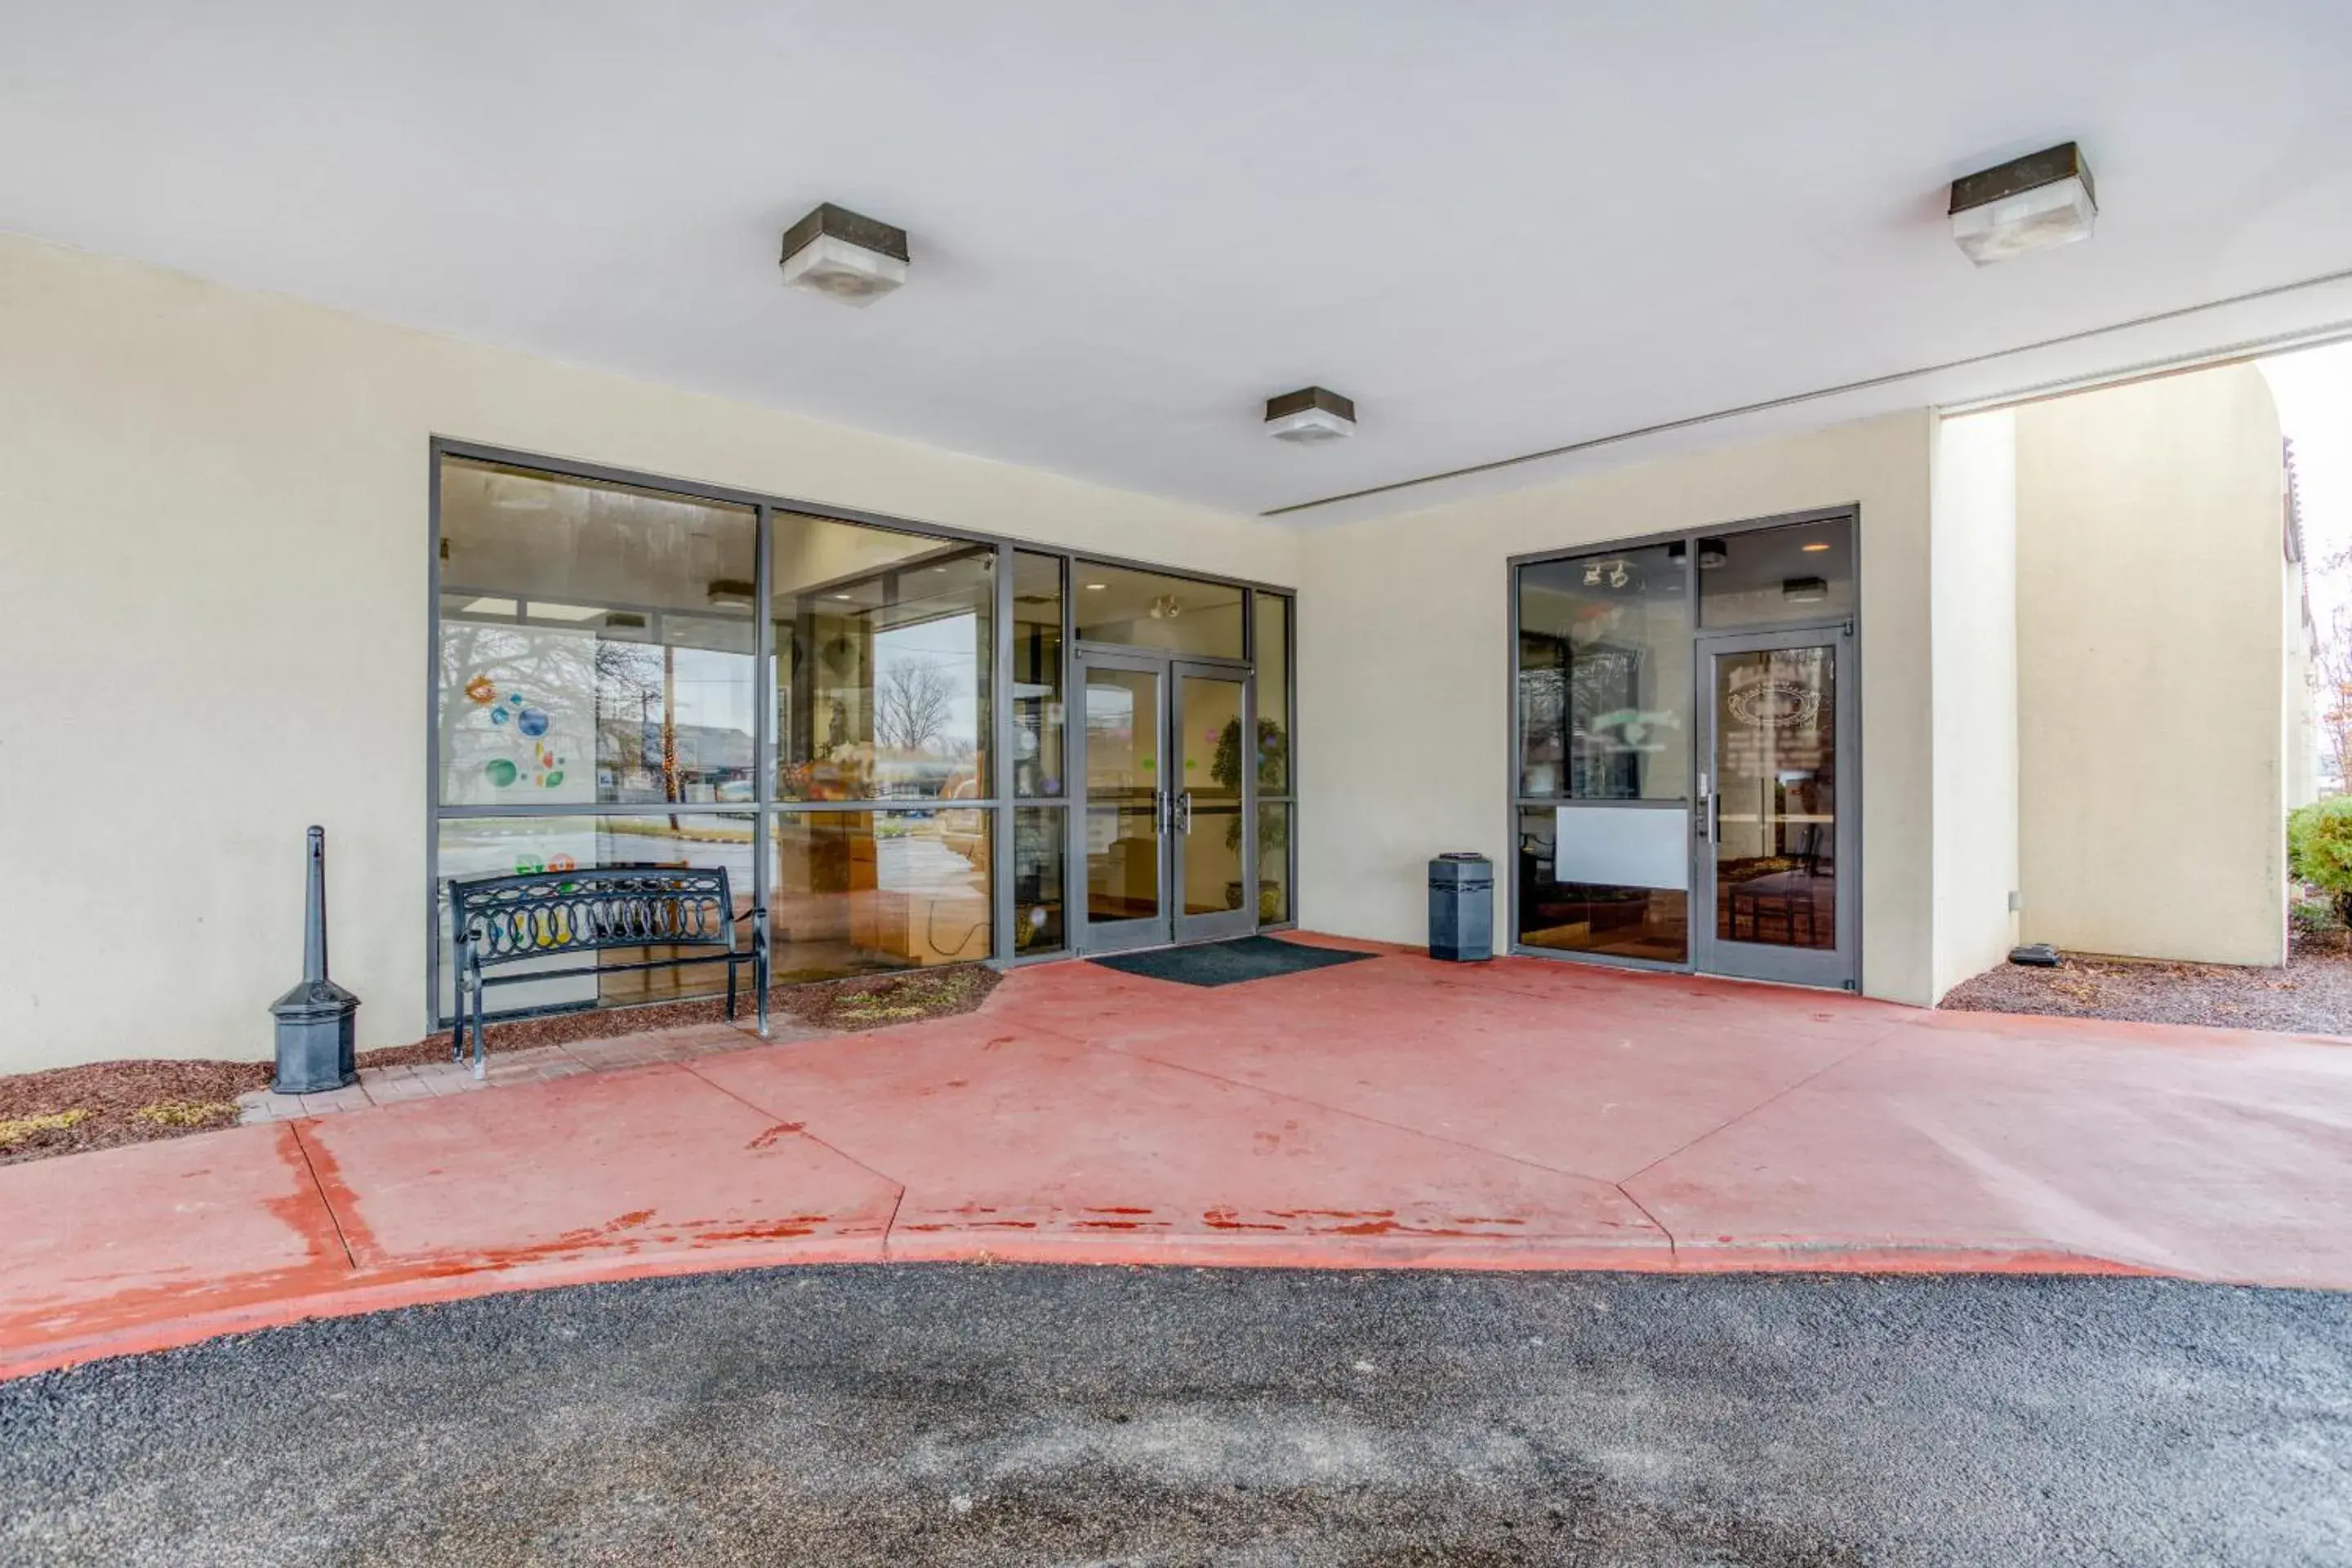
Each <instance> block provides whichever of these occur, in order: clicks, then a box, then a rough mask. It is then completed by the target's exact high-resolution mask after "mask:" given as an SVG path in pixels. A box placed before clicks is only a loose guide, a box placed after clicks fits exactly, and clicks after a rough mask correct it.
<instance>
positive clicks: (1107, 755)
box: [1077, 650, 1257, 952]
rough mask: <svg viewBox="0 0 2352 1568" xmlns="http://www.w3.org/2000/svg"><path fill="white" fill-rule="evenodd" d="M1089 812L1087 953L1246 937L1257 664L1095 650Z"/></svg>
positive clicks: (1083, 737) (1084, 762)
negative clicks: (1253, 667) (1248, 739)
mask: <svg viewBox="0 0 2352 1568" xmlns="http://www.w3.org/2000/svg"><path fill="white" fill-rule="evenodd" d="M1078 674H1079V682H1080V686H1081V689H1082V691H1083V703H1084V706H1083V708H1082V709H1081V711H1082V713H1083V714H1084V716H1085V722H1084V723H1083V725H1082V726H1081V727H1080V736H1079V742H1078V744H1079V751H1080V758H1079V769H1078V777H1079V781H1080V783H1081V785H1082V786H1083V789H1084V795H1083V797H1082V801H1081V804H1080V805H1079V809H1078V812H1077V820H1078V822H1079V823H1080V825H1081V831H1082V832H1083V833H1084V835H1085V843H1084V845H1083V846H1082V847H1081V850H1080V855H1079V859H1080V863H1081V864H1082V865H1083V866H1084V867H1085V868H1086V871H1085V874H1086V897H1085V900H1084V904H1083V910H1084V920H1083V921H1082V924H1081V927H1080V931H1079V933H1078V946H1079V950H1080V951H1081V952H1122V951H1124V950H1126V949H1129V948H1137V947H1156V946H1164V945H1166V944H1168V943H1170V942H1196V941H1202V940H1207V939H1210V938H1215V937H1226V936H1244V935H1247V934H1248V933H1249V932H1250V931H1254V930H1255V929H1256V926H1257V889H1256V888H1255V878H1254V877H1253V876H1252V875H1251V868H1252V867H1253V866H1255V859H1254V858H1253V855H1252V849H1253V846H1252V843H1251V839H1252V838H1253V837H1254V836H1255V821H1254V820H1253V818H1254V812H1253V810H1252V806H1253V805H1254V803H1255V790H1256V780H1255V763H1256V755H1255V748H1253V747H1249V746H1246V745H1245V744H1244V740H1243V738H1244V736H1245V735H1247V734H1248V733H1249V732H1250V731H1249V724H1250V721H1251V713H1250V678H1249V673H1248V671H1247V670H1246V669H1245V668H1239V667H1234V666H1226V665H1216V664H1196V663H1192V662H1191V661H1188V660H1184V659H1176V658H1166V657H1164V656H1155V655H1152V654H1149V653H1140V652H1139V653H1126V652H1119V653H1107V652H1097V651H1094V650H1084V651H1081V653H1080V654H1079V656H1078Z"/></svg>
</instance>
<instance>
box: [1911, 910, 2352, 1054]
mask: <svg viewBox="0 0 2352 1568" xmlns="http://www.w3.org/2000/svg"><path fill="white" fill-rule="evenodd" d="M1941 1005H1943V1006H1945V1007H1948V1008H1950V1009H1953V1010H1955V1011H1958V1012H1965V1013H2039V1014H2044V1015H2048V1016H2055V1017H2061V1018H2113V1019H2118V1020H2122V1021H2126V1022H2130V1023H2140V1024H2194V1025H2201V1026H2205V1027H2208V1028H2219V1029H2274V1030H2278V1031H2280V1032H2281V1033H2284V1034H2293V1035H2352V955H2347V952H2346V951H2345V945H2344V941H2343V938H2342V936H2341V934H2340V933H2339V934H2335V935H2322V936H2315V937H2314V936H2305V935H2303V934H2300V933H2298V934H2297V936H2296V937H2295V940H2294V944H2293V948H2292V951H2291V952H2289V954H2288V957H2287V961H2286V967H2284V969H2242V968H2238V967H2236V966H2234V965H2231V964H2221V963H2129V962H2125V961H2122V960H2117V959H2098V958H2082V957H2077V956H2075V955H2074V954H2071V953H2069V954H2067V955H2065V957H2064V962H2063V963H2060V965H2059V966H2058V967H2057V968H2055V969H2036V968H2032V967H2031V966H2029V965H2025V964H2018V963H2005V964H2002V965H2001V966H2000V968H1999V969H1993V970H1988V971H1986V972H1985V973H1982V974H1979V975H1978V976H1977V977H1976V978H1975V979H1973V980H1968V981H1963V982H1962V983H1961V984H1958V985H1957V986H1954V987H1953V988H1952V991H1951V993H1950V994H1948V995H1947V996H1946V997H1945V998H1944V1000H1943V1002H1942V1004H1941Z"/></svg>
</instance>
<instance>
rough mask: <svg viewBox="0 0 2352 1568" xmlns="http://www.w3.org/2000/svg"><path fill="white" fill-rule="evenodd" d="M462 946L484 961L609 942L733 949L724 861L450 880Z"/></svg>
mask: <svg viewBox="0 0 2352 1568" xmlns="http://www.w3.org/2000/svg"><path fill="white" fill-rule="evenodd" d="M449 903H450V910H451V914H452V916H453V920H454V928H455V931H456V932H457V943H458V946H459V948H460V950H461V951H463V950H465V949H467V948H468V947H470V948H471V950H472V951H473V952H475V953H476V954H478V956H479V958H480V960H481V962H482V963H500V962H503V961H505V960H508V959H516V958H547V957H551V956H553V955H555V954H558V953H565V952H594V951H596V950H597V949H599V948H607V947H648V946H661V947H723V948H725V949H727V950H728V951H729V952H733V951H734V948H735V905H734V901H733V900H732V899H731V898H730V895H729V890H728V887H727V868H725V867H723V866H717V867H710V868H702V867H679V866H606V867H604V868H601V869H599V870H594V871H532V872H528V873H525V874H523V875H520V876H513V877H477V878H472V879H467V880H465V881H457V880H452V881H451V882H450V884H449Z"/></svg>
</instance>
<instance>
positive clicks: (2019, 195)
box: [1951, 142, 2099, 267]
mask: <svg viewBox="0 0 2352 1568" xmlns="http://www.w3.org/2000/svg"><path fill="white" fill-rule="evenodd" d="M2098 216H2099V204H2098V198H2097V195H2096V193H2095V192H2094V191H2093V189H2092V186H2091V166H2090V165H2089V164H2088V163H2084V162H2083V150H2082V149H2081V148H2080V147H2077V146H2076V145H2074V143H2073V142H2061V143H2059V144H2058V145H2057V146H2055V147H2045V148H2043V149H2042V151H2041V152H2039V153H2028V154H2026V155H2025V156H2024V157H2022V158H2012V159H2011V160H2010V161H2009V162H2008V163H2003V164H2001V165H2000V166H1999V167H1998V168H1991V169H1984V170H1980V171H1979V172H1978V173H1976V174H1969V175H1965V176H1963V177H1961V178H1959V179H1957V180H1954V181H1953V182H1952V207H1951V218H1952V238H1953V239H1955V240H1957V241H1958V243H1959V247H1960V248H1961V249H1962V250H1964V251H1966V252H1968V256H1969V260H1971V261H1973V262H1975V263H1976V264H1977V265H1978V266H1979V267H1990V266H1991V265H1992V264H1993V263H1994V262H1996V261H2007V260H2009V259H2010V258H2011V257H2015V256H2023V255H2024V254H2025V253H2026V252H2027V251H2030V250H2046V249H2048V248H2050V247H2052V246H2055V245H2072V244H2073V243H2074V241H2076V240H2078V239H2088V238H2090V237H2091V226H2092V224H2093V223H2094V222H2095V220H2096V219H2097V217H2098Z"/></svg>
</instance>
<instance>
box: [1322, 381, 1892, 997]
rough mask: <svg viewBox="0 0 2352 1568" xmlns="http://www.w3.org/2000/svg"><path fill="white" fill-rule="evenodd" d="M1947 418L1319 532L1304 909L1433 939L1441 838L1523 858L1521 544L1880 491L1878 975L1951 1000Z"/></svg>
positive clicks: (1875, 603)
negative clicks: (1432, 874) (1943, 472)
mask: <svg viewBox="0 0 2352 1568" xmlns="http://www.w3.org/2000/svg"><path fill="white" fill-rule="evenodd" d="M1932 436H1933V423H1932V420H1931V418H1930V416H1928V415H1927V413H1926V412H1925V411H1921V412H1917V413H1911V414H1904V415H1898V416H1892V417H1888V418H1883V419H1877V420H1873V421H1869V422H1866V423H1862V424H1854V425H1847V426H1838V427H1835V428H1832V429H1827V430H1822V431H1818V432H1813V433H1811V434H1806V435H1800V436H1793V437H1781V438H1777V439H1772V440H1767V441H1759V442H1751V443H1748V444H1745V445H1740V446H1735V447H1724V448H1721V449H1719V450H1716V451H1712V452H1706V453H1701V454H1698V455H1695V456H1690V457H1683V458H1673V459H1669V460H1664V461H1660V462H1655V463H1650V464H1644V465H1641V466H1637V467H1631V468H1621V469H1617V470H1614V471H1610V472H1604V473H1597V474H1592V475H1589V476H1585V477H1582V478H1579V479H1571V480H1569V481H1566V482H1563V483H1559V484H1553V485H1549V486H1544V487H1541V488H1538V489H1527V490H1522V491H1519V492H1517V493H1514V494H1509V495H1503V496H1496V497H1491V498H1482V499H1478V500H1465V501H1463V502H1460V503H1457V504H1454V505H1450V506H1445V507H1439V508H1434V509H1432V510H1426V511H1422V512H1416V513H1412V514H1410V515H1406V516H1398V517H1391V518H1383V519H1376V520H1372V521H1364V522H1358V523H1352V524H1348V525H1345V526H1340V527H1333V528H1328V529H1319V530H1316V531H1312V532H1310V533H1308V534H1307V542H1306V560H1305V563H1304V567H1303V571H1304V574H1305V582H1306V584H1307V586H1306V589H1305V591H1304V593H1303V594H1302V596H1301V598H1300V600H1299V606H1298V613H1299V622H1300V627H1299V709H1298V768H1299V774H1298V776H1299V781H1300V786H1301V789H1302V792H1303V805H1302V807H1301V811H1300V816H1299V853H1300V871H1299V910H1300V917H1301V920H1302V921H1303V922H1304V923H1306V924H1307V925H1308V926H1312V927H1315V928H1317V929H1319V930H1324V931H1339V932H1345V933H1349V934H1352V935H1357V936H1363V937H1370V938H1376V939H1384V940H1388V941H1394V942H1421V941H1423V940H1425V939H1426V936H1427V913H1426V910H1427V903H1426V900H1427V878H1426V874H1425V871H1424V865H1425V862H1426V861H1427V860H1428V858H1430V856H1432V855H1433V854H1436V853H1438V852H1440V851H1444V850H1449V849H1475V850H1481V851H1484V852H1485V853H1486V854H1487V855H1489V856H1492V857H1493V858H1495V860H1496V864H1497V866H1498V867H1500V866H1502V865H1504V864H1505V862H1506V857H1507V854H1508V853H1509V851H1510V849H1511V847H1512V838H1511V835H1510V831H1509V826H1508V818H1507V815H1506V799H1507V795H1506V791H1507V787H1508V784H1509V768H1510V758H1509V756H1508V754H1507V748H1508V739H1509V716H1508V710H1507V701H1508V692H1509V675H1508V671H1509V668H1510V662H1509V661H1510V648H1509V646H1508V645H1509V619H1508V615H1507V593H1508V573H1507V561H1508V560H1509V558H1510V557H1511V556H1513V555H1517V554H1525V553H1530V552H1538V551H1546V550H1557V549H1563V548H1569V547H1572V546H1576V545H1580V544H1587V543H1601V542H1608V541H1611V540H1617V539H1626V538H1632V537H1635V536H1638V535H1642V534H1648V533H1656V532H1661V531H1668V530H1676V529H1690V528H1698V527H1703V526H1712V525H1715V524H1721V523H1730V522H1736V521H1742V520H1745V519H1750V518H1761V517H1768V516H1773V515H1777V514H1780V513H1786V512H1792V511H1801V510H1810V509H1814V508H1821V507H1830V506H1838V505H1843V504H1846V503H1850V502H1852V503H1859V504H1860V507H1861V512H1862V533H1861V571H1862V622H1863V649H1862V710H1863V726H1862V728H1863V759H1862V773H1863V799H1864V805H1863V847H1864V855H1863V859H1864V903H1863V918H1864V932H1863V984H1864V990H1865V991H1867V992H1869V993H1870V994H1873V995H1877V996H1885V997H1891V998H1895V999H1896V1000H1900V1001H1907V1002H1918V1003H1925V1002H1927V1001H1930V1000H1932V999H1933V995H1934V983H1935V970H1934V960H1933V921H1932V913H1931V911H1932V906H1933V892H1932V888H1931V877H1930V875H1929V869H1930V868H1931V866H1932V863H1933V856H1932V853H1931V846H1930V838H1931V810H1932V806H1931V795H1932V787H1931V784H1932V781H1931V775H1930V763H1931V744H1930V742H1931V737H1930V734H1929V722H1928V714H1929V616H1928V586H1927V574H1928V555H1929V552H1928V512H1929V483H1930V479H1929V470H1930V466H1931V464H1930V453H1929V447H1930V442H1931V439H1932ZM1499 913H1500V911H1498V915H1499Z"/></svg>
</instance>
